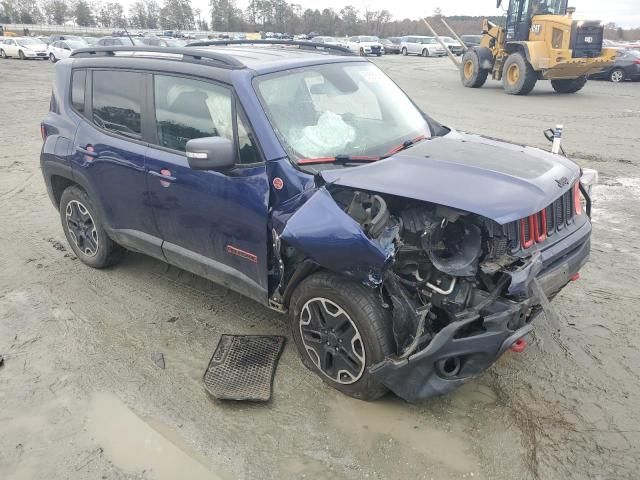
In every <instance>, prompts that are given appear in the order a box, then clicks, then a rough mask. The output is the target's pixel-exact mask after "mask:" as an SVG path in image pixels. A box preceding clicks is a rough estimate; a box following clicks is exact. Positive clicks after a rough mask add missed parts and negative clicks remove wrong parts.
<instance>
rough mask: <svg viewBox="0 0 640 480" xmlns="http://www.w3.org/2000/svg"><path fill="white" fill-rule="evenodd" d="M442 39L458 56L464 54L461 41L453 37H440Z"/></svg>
mask: <svg viewBox="0 0 640 480" xmlns="http://www.w3.org/2000/svg"><path fill="white" fill-rule="evenodd" d="M440 40H442V43H444V44H445V45H446V46H447V47H448V48H449V50H451V53H453V54H454V55H458V56H460V55H462V52H463V50H464V49H463V48H462V44H461V43H460V42H459V41H457V40H456V39H454V38H451V37H440Z"/></svg>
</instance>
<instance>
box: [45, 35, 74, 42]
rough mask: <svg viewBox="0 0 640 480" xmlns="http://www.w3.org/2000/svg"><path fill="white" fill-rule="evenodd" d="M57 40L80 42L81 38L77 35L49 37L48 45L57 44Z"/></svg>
mask: <svg viewBox="0 0 640 480" xmlns="http://www.w3.org/2000/svg"><path fill="white" fill-rule="evenodd" d="M58 40H82V37H79V36H78V35H51V36H50V37H49V43H50V44H51V43H53V42H57V41H58Z"/></svg>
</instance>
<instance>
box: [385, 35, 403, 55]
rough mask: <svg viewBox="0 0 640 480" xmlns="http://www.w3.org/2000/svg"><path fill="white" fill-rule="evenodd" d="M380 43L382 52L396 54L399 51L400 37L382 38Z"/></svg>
mask: <svg viewBox="0 0 640 480" xmlns="http://www.w3.org/2000/svg"><path fill="white" fill-rule="evenodd" d="M380 43H381V44H382V46H383V47H384V53H387V54H396V55H397V54H399V53H400V39H399V38H398V37H391V38H383V39H382V40H380Z"/></svg>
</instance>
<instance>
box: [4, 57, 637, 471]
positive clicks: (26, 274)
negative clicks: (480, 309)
mask: <svg viewBox="0 0 640 480" xmlns="http://www.w3.org/2000/svg"><path fill="white" fill-rule="evenodd" d="M374 61H375V62H376V63H378V64H379V65H380V66H381V67H382V68H383V69H384V70H386V71H387V72H388V73H389V74H390V75H391V76H392V77H393V78H394V79H395V80H396V81H397V82H398V83H399V84H400V85H401V86H402V87H403V88H404V89H406V90H407V92H408V93H409V94H410V95H412V96H413V98H414V99H415V100H416V101H417V103H418V104H419V105H420V106H421V107H423V108H424V109H425V110H426V111H427V112H429V113H430V114H431V115H432V116H434V117H435V118H436V119H438V120H440V121H441V122H443V123H445V124H447V125H449V126H451V127H455V128H458V129H461V130H468V131H474V132H478V133H483V134H486V135H490V136H494V137H499V138H503V139H507V140H510V141H514V142H519V143H528V144H533V145H537V146H541V147H544V148H548V143H547V141H546V140H545V139H544V137H543V136H542V130H543V129H544V128H548V127H552V126H553V125H554V124H555V123H563V124H564V125H565V132H566V133H565V140H564V142H565V143H564V145H565V148H566V150H567V152H568V154H569V155H570V156H572V157H573V158H575V159H576V161H578V162H579V163H580V164H581V165H583V166H588V167H592V168H596V169H598V170H599V171H600V173H601V185H600V186H598V187H596V189H595V205H594V217H593V221H594V232H593V251H592V259H591V262H590V263H589V264H588V265H587V267H586V268H585V269H584V270H583V272H582V279H581V280H580V281H579V282H576V283H574V284H572V285H570V286H568V287H567V288H566V289H565V290H564V291H563V292H562V294H561V295H559V296H558V297H557V298H556V300H555V302H554V303H555V306H556V308H557V309H558V312H559V314H560V316H561V318H562V328H561V330H560V332H559V334H552V333H551V331H550V329H549V328H547V327H546V325H545V319H544V317H540V318H539V319H538V321H537V325H538V328H537V330H536V331H535V333H534V334H533V335H532V338H531V340H530V346H529V348H528V349H527V350H526V351H525V352H524V353H522V354H519V355H518V354H513V353H509V354H506V355H505V356H504V357H503V358H501V359H500V361H499V362H498V364H497V365H496V366H495V367H494V368H492V369H491V370H490V371H489V372H488V373H487V374H485V375H484V376H482V377H481V378H479V379H478V380H477V381H474V382H472V383H469V384H467V385H465V386H464V387H463V388H462V389H460V390H459V391H457V392H455V393H454V394H452V395H449V396H447V397H445V398H440V399H436V400H432V401H430V402H428V403H426V404H423V405H420V406H415V405H408V404H406V403H404V402H402V401H400V400H398V399H397V398H394V397H391V396H388V397H387V398H385V399H383V400H382V401H379V402H376V403H364V402H359V401H356V400H351V399H349V398H347V397H344V396H342V395H340V394H338V393H337V392H335V391H333V390H332V389H330V388H328V387H326V386H325V385H324V384H323V383H322V381H321V380H320V379H318V378H316V377H314V376H312V375H311V374H310V373H309V372H307V371H306V369H305V368H304V367H303V366H302V364H301V363H300V362H299V360H298V358H297V354H296V352H295V349H294V346H293V344H291V343H288V344H287V345H286V347H285V351H284V354H283V356H282V358H281V361H280V364H279V367H278V371H277V374H276V379H275V385H274V397H273V401H272V402H271V403H270V404H267V405H248V404H241V403H220V402H215V401H212V400H210V399H209V398H208V397H207V395H206V394H205V392H204V390H203V387H202V383H201V377H202V374H203V371H204V368H205V366H206V364H207V362H208V360H209V357H210V356H211V353H212V351H213V348H214V346H215V345H216V343H217V341H218V337H219V335H220V334H222V333H274V334H287V327H286V323H285V317H281V316H279V315H277V314H276V313H273V312H271V311H269V310H266V309H265V308H263V307H261V306H260V305H258V304H255V303H253V302H251V301H249V300H246V299H244V298H242V297H240V296H238V295H236V294H234V293H231V292H229V291H227V290H225V289H223V288H221V287H218V286H216V285H214V284H211V283H209V282H207V281H205V280H202V279H200V278H196V277H194V276H193V275H191V274H188V273H186V272H184V271H181V270H178V269H176V268H173V267H168V266H166V265H164V264H162V263H160V262H157V261H155V260H153V259H150V258H147V257H144V256H142V255H138V254H133V253H131V254H128V255H127V257H126V259H125V261H124V262H123V263H122V264H120V265H119V266H117V267H115V268H113V269H110V270H107V271H96V270H92V269H90V268H88V267H85V266H83V265H82V264H81V263H80V262H79V261H78V260H77V259H76V258H75V257H74V256H73V254H72V253H71V251H70V249H69V248H68V247H67V245H66V242H65V239H64V235H63V233H62V230H61V227H60V222H59V219H58V216H57V213H56V211H55V210H54V208H53V206H52V205H51V203H50V201H49V199H48V197H47V194H46V191H45V187H44V183H43V181H42V177H41V175H40V171H39V168H38V166H39V162H38V158H39V150H40V146H41V140H40V136H39V131H38V125H39V121H40V119H41V118H42V117H43V116H44V115H45V113H46V111H47V109H48V102H49V93H50V89H51V82H52V79H53V66H52V65H51V64H50V63H49V62H46V63H45V62H21V61H18V60H5V61H0V89H1V91H2V96H1V98H0V111H1V112H2V120H1V121H0V125H1V126H0V132H1V133H2V134H1V137H0V138H1V139H2V147H1V148H0V225H1V226H2V227H1V228H0V246H1V248H0V272H2V273H1V275H0V353H1V354H4V355H5V365H4V366H3V367H0V405H1V408H0V432H1V433H0V478H6V479H32V478H43V477H42V475H43V473H44V475H45V477H46V478H47V479H51V480H54V479H69V478H72V479H84V478H86V479H96V478H103V479H134V478H135V479H139V478H143V479H161V480H162V479H176V478H189V479H201V478H214V479H215V478H221V479H236V478H240V479H254V478H260V479H262V478H265V479H270V478H273V479H285V478H314V479H315V478H327V479H329V478H331V479H343V478H344V479H362V478H370V479H383V478H426V479H431V478H433V479H450V478H451V479H453V478H471V477H472V476H473V478H480V479H513V478H519V479H520V478H523V479H574V478H575V479H584V478H594V479H626V478H628V479H636V478H638V475H639V474H638V471H639V470H640V408H638V405H640V382H639V380H640V376H639V372H640V349H639V347H638V346H639V345H640V323H639V322H638V321H637V311H638V308H639V307H640V298H639V297H640V295H639V294H638V282H639V281H640V273H639V272H640V269H639V268H638V267H639V265H640V249H639V247H638V245H640V218H639V213H640V209H639V207H638V205H639V204H640V176H639V173H638V172H639V170H638V166H639V165H638V163H639V162H640V160H639V157H638V154H637V141H638V136H639V135H640V84H639V83H636V84H631V83H625V84H622V85H613V84H610V83H606V82H590V83H589V84H588V85H587V86H586V88H585V89H584V90H583V91H582V92H580V93H578V94H576V95H568V96H561V95H557V94H555V93H553V91H552V89H551V87H550V85H548V84H545V82H541V83H540V84H539V85H538V87H536V89H535V90H534V92H533V93H532V94H531V95H529V96H528V97H513V96H508V95H505V94H503V92H502V89H501V88H500V86H499V85H498V83H497V82H491V81H489V82H488V84H487V85H486V86H485V87H484V88H482V89H479V90H471V89H465V88H463V87H462V86H461V85H460V82H459V80H458V77H457V72H456V70H455V69H454V67H453V66H452V65H451V63H450V62H449V61H448V60H447V59H424V58H417V57H409V58H405V57H400V56H395V57H388V58H381V59H375V60H374ZM461 188H464V186H461ZM487 193H488V194H490V192H487ZM155 352H163V353H164V356H165V360H166V369H165V370H161V369H159V368H158V367H157V366H156V365H155V364H154V363H153V361H152V357H153V355H154V353H155Z"/></svg>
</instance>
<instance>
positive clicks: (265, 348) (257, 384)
mask: <svg viewBox="0 0 640 480" xmlns="http://www.w3.org/2000/svg"><path fill="white" fill-rule="evenodd" d="M283 345H284V337H280V336H276V335H222V336H221V337H220V341H219V342H218V346H217V347H216V351H215V352H213V356H212V357H211V360H210V361H209V366H208V367H207V371H206V372H205V373H204V388H205V389H206V390H207V392H209V394H211V395H212V396H213V397H215V398H218V399H220V400H250V401H255V402H266V401H268V400H269V399H270V398H271V386H272V383H273V375H274V374H275V371H276V365H277V364H278V358H280V353H281V352H282V346H283Z"/></svg>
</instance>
